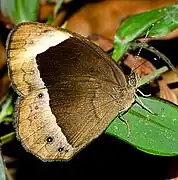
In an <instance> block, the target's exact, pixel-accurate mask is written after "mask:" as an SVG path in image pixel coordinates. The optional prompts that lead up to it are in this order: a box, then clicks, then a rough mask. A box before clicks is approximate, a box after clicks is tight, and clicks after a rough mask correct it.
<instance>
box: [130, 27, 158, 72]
mask: <svg viewBox="0 0 178 180" xmlns="http://www.w3.org/2000/svg"><path fill="white" fill-rule="evenodd" d="M154 26H155V24H152V25H151V26H150V28H149V29H148V30H147V32H146V35H145V37H144V39H143V42H142V46H141V47H140V49H139V51H138V53H137V55H136V56H135V59H136V60H137V59H139V56H140V53H141V51H142V49H143V46H144V43H145V41H146V38H147V37H148V35H149V33H150V32H151V29H152V28H153V27H154ZM144 63H146V61H145V62H143V63H141V64H140V65H139V66H137V67H136V68H134V69H132V71H134V70H135V69H138V68H139V67H140V66H141V65H143V64H144ZM135 64H136V62H135ZM133 67H135V65H134V66H133Z"/></svg>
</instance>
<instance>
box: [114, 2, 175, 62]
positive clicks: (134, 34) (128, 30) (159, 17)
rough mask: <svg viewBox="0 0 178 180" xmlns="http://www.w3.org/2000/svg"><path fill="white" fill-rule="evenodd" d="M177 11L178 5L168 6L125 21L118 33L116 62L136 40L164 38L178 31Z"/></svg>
mask: <svg viewBox="0 0 178 180" xmlns="http://www.w3.org/2000/svg"><path fill="white" fill-rule="evenodd" d="M177 9H178V5H173V6H167V7H164V8H159V9H155V10H151V11H147V12H144V13H140V14H137V15H134V16H132V17H130V18H128V19H127V20H125V21H124V22H123V23H122V24H121V26H120V27H119V29H118V30H117V32H116V36H115V39H114V51H113V55H112V57H113V59H114V60H116V61H117V60H119V59H121V57H122V56H123V55H124V53H125V52H126V51H127V48H128V47H129V43H130V42H131V41H133V40H135V39H138V38H140V37H142V36H144V35H146V36H148V37H150V36H162V35H165V34H168V33H169V32H171V31H173V30H174V29H176V28H177V27H178V10H177ZM152 25H154V26H153V27H152ZM150 27H151V29H150Z"/></svg>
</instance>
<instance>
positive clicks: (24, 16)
mask: <svg viewBox="0 0 178 180" xmlns="http://www.w3.org/2000/svg"><path fill="white" fill-rule="evenodd" d="M0 3H1V12H2V13H3V15H4V16H6V17H9V18H10V20H11V21H12V22H13V23H15V24H16V23H20V22H24V21H37V18H38V12H39V1H38V0H30V1H29V0H1V1H0Z"/></svg>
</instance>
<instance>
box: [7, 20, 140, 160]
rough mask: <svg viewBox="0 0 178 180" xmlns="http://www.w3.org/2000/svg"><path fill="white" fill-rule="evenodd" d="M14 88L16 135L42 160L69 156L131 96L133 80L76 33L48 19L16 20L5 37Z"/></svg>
mask: <svg viewBox="0 0 178 180" xmlns="http://www.w3.org/2000/svg"><path fill="white" fill-rule="evenodd" d="M7 62H8V69H9V76H10V79H11V82H12V85H13V88H14V89H15V91H16V92H17V93H18V95H19V98H18V100H17V102H16V107H15V112H14V117H15V126H16V132H17V137H18V139H19V140H20V141H21V142H22V144H23V146H24V147H25V149H26V150H27V151H29V152H31V153H32V154H34V155H35V156H37V157H38V158H40V159H41V160H43V161H56V160H69V159H71V158H72V157H73V156H74V155H75V154H76V153H77V152H79V151H80V150H81V149H82V148H83V147H85V146H86V145H87V144H89V143H90V142H91V141H92V140H93V139H95V138H97V137H98V136H99V135H100V134H102V132H103V131H104V130H105V129H106V128H107V127H108V125H109V124H110V123H111V122H112V121H113V119H114V118H115V117H117V116H118V114H119V113H120V112H124V111H126V110H128V108H129V107H131V105H132V103H133V102H134V101H135V96H134V94H135V90H136V86H137V83H136V80H135V78H134V79H133V78H131V79H130V80H129V79H128V80H127V79H126V77H125V75H124V73H123V72H122V70H121V69H120V68H119V66H118V65H117V64H116V62H114V61H113V60H112V58H111V57H110V56H109V55H108V54H107V53H106V52H105V51H104V50H102V49H101V48H100V47H98V46H97V45H95V44H94V43H92V42H90V41H89V40H88V39H87V38H84V37H82V36H81V35H79V34H76V33H73V32H70V31H67V30H64V29H61V28H56V27H52V26H50V25H46V24H42V23H36V22H25V23H21V24H18V25H17V26H16V27H15V28H14V29H13V30H12V31H11V33H10V34H9V37H8V40H7Z"/></svg>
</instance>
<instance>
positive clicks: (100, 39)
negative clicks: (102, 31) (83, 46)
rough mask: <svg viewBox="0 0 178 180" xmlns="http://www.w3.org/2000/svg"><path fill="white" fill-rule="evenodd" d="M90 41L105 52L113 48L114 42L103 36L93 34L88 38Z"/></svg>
mask: <svg viewBox="0 0 178 180" xmlns="http://www.w3.org/2000/svg"><path fill="white" fill-rule="evenodd" d="M88 39H89V40H90V41H92V42H94V43H95V44H97V45H98V46H100V47H101V48H102V49H103V50H104V51H109V50H111V49H112V48H113V41H112V40H111V39H108V38H106V37H104V36H102V35H98V34H92V35H90V36H88Z"/></svg>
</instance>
